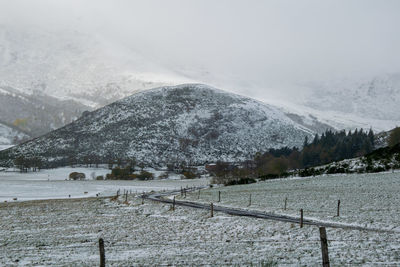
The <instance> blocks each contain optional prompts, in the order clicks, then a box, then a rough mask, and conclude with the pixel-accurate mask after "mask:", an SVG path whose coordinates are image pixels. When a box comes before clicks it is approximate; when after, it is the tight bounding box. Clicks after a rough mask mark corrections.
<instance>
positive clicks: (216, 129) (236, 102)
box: [0, 84, 313, 165]
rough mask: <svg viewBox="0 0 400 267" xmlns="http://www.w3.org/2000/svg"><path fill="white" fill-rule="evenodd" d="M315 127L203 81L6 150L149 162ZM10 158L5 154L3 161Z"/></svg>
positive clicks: (197, 159)
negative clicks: (296, 121)
mask: <svg viewBox="0 0 400 267" xmlns="http://www.w3.org/2000/svg"><path fill="white" fill-rule="evenodd" d="M312 134H313V132H312V131H311V130H308V129H307V128H304V127H302V126H300V125H299V124H297V123H295V122H294V121H292V120H291V119H290V118H288V117H287V116H285V115H284V113H282V112H281V111H279V110H278V109H276V108H274V107H272V106H269V105H266V104H263V103H261V102H258V101H256V100H253V99H250V98H246V97H242V96H239V95H235V94H231V93H227V92H225V91H221V90H218V89H215V88H211V87H208V86H205V85H200V84H185V85H180V86H174V87H161V88H156V89H152V90H148V91H144V92H140V93H136V94H134V95H132V96H130V97H127V98H124V99H122V100H120V101H117V102H114V103H112V104H110V105H108V106H105V107H103V108H100V109H98V110H95V111H93V112H90V113H87V114H85V115H84V116H82V117H81V118H79V119H78V120H77V121H75V122H73V123H71V124H68V125H66V126H65V127H63V128H61V129H58V130H55V131H53V132H51V133H49V134H47V135H45V136H42V137H40V138H37V139H35V140H32V141H30V142H27V143H25V144H22V145H20V146H17V147H13V148H11V149H9V150H6V151H3V152H2V153H0V157H1V158H3V159H6V158H9V159H13V158H15V157H16V156H18V155H21V154H22V155H36V156H41V157H44V158H46V159H47V160H49V161H50V162H51V163H52V164H55V165H67V164H68V163H69V161H71V160H77V161H78V162H82V161H84V160H85V159H87V158H88V157H90V158H96V160H98V161H101V162H105V161H107V160H108V159H111V158H112V159H117V158H133V157H134V158H136V160H137V161H138V162H144V163H146V164H149V165H157V164H167V163H170V162H182V161H186V162H187V163H190V164H203V163H205V162H215V161H217V160H224V161H238V160H245V159H248V158H250V157H252V156H254V154H255V153H256V152H258V151H265V150H266V149H268V148H278V147H282V146H301V145H302V143H303V140H304V138H305V136H308V137H311V136H312ZM4 163H5V161H3V164H4Z"/></svg>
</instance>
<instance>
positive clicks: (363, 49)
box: [0, 0, 400, 88]
mask: <svg viewBox="0 0 400 267" xmlns="http://www.w3.org/2000/svg"><path fill="white" fill-rule="evenodd" d="M399 14H400V1H398V0H392V1H390V0H385V1H382V0H376V1H368V0H359V1H351V0H343V1H337V0H335V1H321V0H315V1H295V0H293V1H284V0H279V1H278V0H277V1H266V0H260V1H257V0H243V1H233V0H225V1H224V0H197V1H194V0H181V1H171V0H159V1H155V0H143V1H132V0H109V1H104V0H65V1H64V0H47V1H44V0H35V1H33V0H0V23H2V24H9V25H11V24H12V25H14V26H21V27H24V26H26V25H31V26H32V25H37V26H40V27H44V28H49V29H54V30H62V29H65V28H68V29H76V30H78V31H81V32H87V33H91V34H96V35H99V36H102V37H104V38H106V39H107V38H108V39H110V40H113V41H114V42H116V43H119V44H121V45H124V46H127V47H129V48H130V49H132V50H134V51H137V52H138V53H140V54H142V55H143V56H144V57H145V58H149V59H151V60H153V61H156V62H159V63H160V64H162V65H164V66H166V67H167V68H171V69H174V70H182V71H183V72H185V71H186V72H187V73H190V72H202V73H204V75H205V76H204V79H205V80H207V79H208V78H210V77H212V78H210V80H212V79H216V80H217V81H218V79H219V80H220V81H221V83H223V82H224V81H226V82H228V81H230V82H232V86H235V83H243V84H244V85H246V84H254V85H256V87H260V88H261V87H268V86H274V85H276V84H285V83H286V84H288V83H296V82H304V81H308V80H315V79H328V78H332V77H333V78H335V77H341V76H351V75H375V74H380V73H384V72H398V71H400V53H399V48H400V15H399ZM205 82H207V81H205ZM217 83H218V82H217Z"/></svg>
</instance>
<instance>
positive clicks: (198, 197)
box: [197, 189, 200, 199]
mask: <svg viewBox="0 0 400 267" xmlns="http://www.w3.org/2000/svg"><path fill="white" fill-rule="evenodd" d="M197 199H200V189H199V195H198V196H197Z"/></svg>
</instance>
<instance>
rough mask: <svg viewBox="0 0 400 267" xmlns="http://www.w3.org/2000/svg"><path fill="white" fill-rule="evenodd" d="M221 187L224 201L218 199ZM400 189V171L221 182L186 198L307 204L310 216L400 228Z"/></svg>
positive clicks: (272, 206) (269, 205)
mask: <svg viewBox="0 0 400 267" xmlns="http://www.w3.org/2000/svg"><path fill="white" fill-rule="evenodd" d="M218 191H221V203H217V201H218ZM399 192H400V173H374V174H349V175H341V174H336V175H324V176H319V177H308V178H295V179H279V180H269V181H265V182H259V183H255V184H250V185H239V186H227V187H219V188H213V189H209V190H202V191H201V193H200V198H199V195H198V193H192V194H189V195H188V196H187V198H188V199H192V200H196V201H201V202H207V203H210V202H214V203H215V204H220V205H224V206H233V207H242V208H248V209H254V210H261V211H266V212H271V213H277V214H287V215H291V216H297V217H299V216H300V209H303V210H304V217H306V218H310V219H317V220H321V221H331V222H340V223H346V224H356V225H360V226H363V227H372V228H384V229H396V230H397V231H400V225H399V219H400V217H399V214H400V194H399ZM250 194H251V206H250V207H248V205H249V199H250ZM285 198H287V209H286V210H285V209H284V205H285ZM338 200H340V216H339V217H337V216H336V215H337V205H338Z"/></svg>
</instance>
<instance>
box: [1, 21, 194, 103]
mask: <svg viewBox="0 0 400 267" xmlns="http://www.w3.org/2000/svg"><path fill="white" fill-rule="evenodd" d="M188 81H189V80H188V79H186V78H183V77H181V76H179V75H177V74H175V73H173V72H171V71H169V70H167V69H165V68H163V67H162V66H160V65H159V64H157V63H152V62H151V60H149V59H147V58H143V57H142V56H141V55H140V54H138V53H137V52H136V51H132V50H131V49H128V48H126V47H124V46H122V45H119V44H117V43H113V42H110V40H105V39H103V38H102V37H100V36H97V35H93V34H90V35H89V34H85V33H81V32H78V31H76V30H68V29H64V30H63V31H60V30H59V31H52V30H48V29H41V28H38V27H33V26H32V27H24V28H19V27H17V26H15V27H14V26H10V25H7V26H5V25H3V26H2V25H0V85H1V86H7V87H12V88H14V89H16V90H19V91H20V92H23V93H25V94H32V93H34V92H41V93H44V94H47V95H50V96H52V97H56V98H59V99H72V100H75V101H77V102H80V103H82V104H84V105H87V106H91V107H100V106H103V105H105V104H108V103H111V102H112V101H115V100H118V99H121V98H123V97H125V96H128V95H131V94H132V93H133V92H135V91H137V90H144V89H149V88H154V87H156V86H162V85H171V84H176V83H179V82H181V83H182V82H188Z"/></svg>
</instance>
